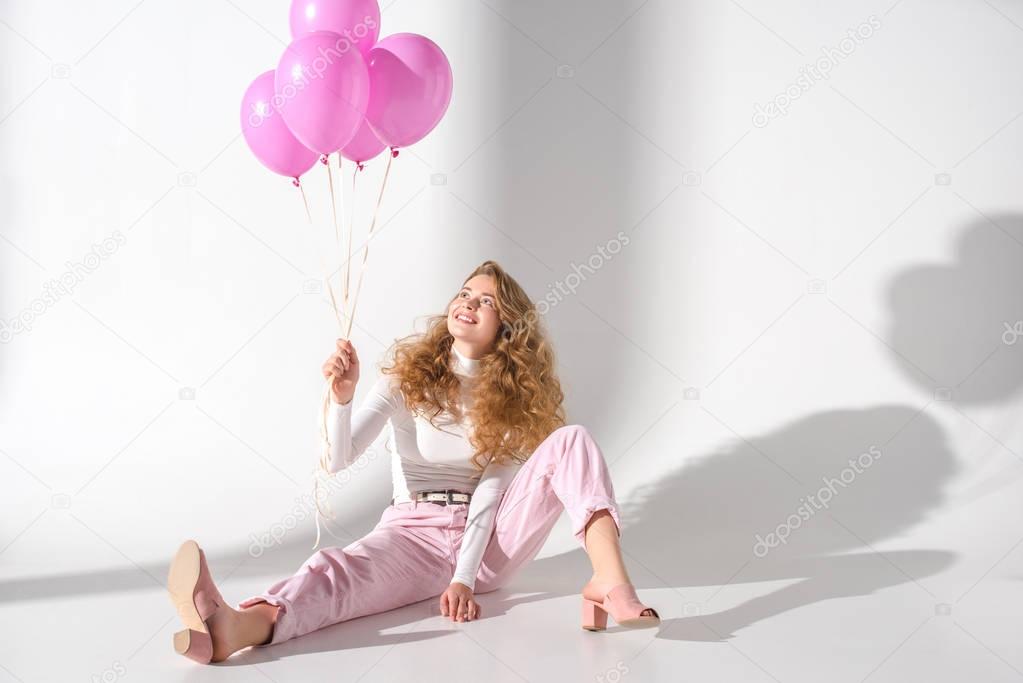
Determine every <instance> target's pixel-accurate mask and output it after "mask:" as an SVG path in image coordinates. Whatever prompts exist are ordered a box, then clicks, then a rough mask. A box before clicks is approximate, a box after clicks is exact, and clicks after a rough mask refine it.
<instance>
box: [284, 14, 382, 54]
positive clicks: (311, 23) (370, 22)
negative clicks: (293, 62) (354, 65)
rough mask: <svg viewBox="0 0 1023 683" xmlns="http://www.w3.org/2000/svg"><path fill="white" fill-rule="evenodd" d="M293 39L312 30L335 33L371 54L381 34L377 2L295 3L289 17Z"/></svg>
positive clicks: (360, 49) (363, 52)
mask: <svg viewBox="0 0 1023 683" xmlns="http://www.w3.org/2000/svg"><path fill="white" fill-rule="evenodd" d="M288 21H289V23H290V24H291V37H292V39H295V38H301V37H302V36H304V35H305V34H306V33H310V32H312V31H333V32H334V33H339V34H341V35H342V36H344V37H345V38H347V39H348V40H350V41H351V42H352V43H353V44H356V45H358V46H359V51H360V52H361V53H362V54H363V56H365V55H367V54H368V53H369V51H370V49H371V48H372V47H373V44H374V43H376V42H377V36H379V35H380V5H378V4H377V0H292V2H291V12H290V14H289V17H288Z"/></svg>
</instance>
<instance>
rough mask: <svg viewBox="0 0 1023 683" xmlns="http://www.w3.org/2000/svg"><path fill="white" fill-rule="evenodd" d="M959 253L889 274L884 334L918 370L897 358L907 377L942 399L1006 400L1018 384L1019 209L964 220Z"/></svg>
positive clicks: (1022, 366)
mask: <svg viewBox="0 0 1023 683" xmlns="http://www.w3.org/2000/svg"><path fill="white" fill-rule="evenodd" d="M956 255H957V260H956V261H954V262H951V263H944V264H933V265H927V266H921V267H918V268H913V269H911V270H908V271H906V272H904V273H902V274H900V275H899V276H897V277H896V278H895V279H894V280H893V281H892V283H891V286H890V287H889V291H888V303H889V305H890V308H891V321H892V322H891V327H890V330H889V334H888V335H887V337H888V339H889V340H890V341H891V344H892V346H893V347H895V348H896V349H897V350H898V352H899V353H901V354H903V356H904V359H906V360H908V362H909V363H911V364H912V365H914V366H916V368H917V369H919V370H920V372H921V373H923V374H922V375H921V374H918V373H915V372H912V371H911V370H910V369H909V368H907V366H906V365H905V364H904V363H902V362H900V363H899V367H900V368H901V369H902V370H903V371H904V372H906V374H907V376H908V377H909V379H910V380H911V381H912V382H914V383H916V384H918V385H920V386H921V387H923V388H925V389H926V390H927V392H928V393H930V392H931V391H933V390H934V388H935V387H938V388H939V389H938V391H939V394H940V392H942V390H947V393H944V394H943V395H936V398H938V399H939V400H952V401H954V402H955V403H956V404H959V405H963V406H974V405H980V404H991V403H999V402H1003V401H1005V400H1006V399H1008V398H1010V397H1011V396H1013V395H1015V394H1018V393H1019V391H1020V388H1021V387H1023V297H1021V296H1020V294H1021V292H1023V215H1020V214H996V215H994V216H991V218H990V220H987V219H984V218H980V219H978V220H976V221H974V222H972V223H970V224H968V225H967V226H966V228H965V230H964V231H963V233H962V235H961V236H960V239H959V243H958V245H957V250H956ZM925 378H927V379H929V380H930V382H931V383H930V384H927V383H926V382H924V381H923V380H924V379H925Z"/></svg>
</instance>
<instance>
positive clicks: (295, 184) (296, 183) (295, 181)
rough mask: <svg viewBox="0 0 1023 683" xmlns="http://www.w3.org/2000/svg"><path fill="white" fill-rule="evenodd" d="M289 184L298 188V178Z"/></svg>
mask: <svg viewBox="0 0 1023 683" xmlns="http://www.w3.org/2000/svg"><path fill="white" fill-rule="evenodd" d="M291 184H292V185H294V186H295V187H298V186H299V182H298V177H297V176H296V177H294V178H292V179H291Z"/></svg>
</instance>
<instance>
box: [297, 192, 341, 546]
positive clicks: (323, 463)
mask: <svg viewBox="0 0 1023 683" xmlns="http://www.w3.org/2000/svg"><path fill="white" fill-rule="evenodd" d="M298 189H299V191H300V192H301V194H302V205H303V206H304V207H305V214H306V218H307V219H308V220H309V225H312V224H313V216H312V213H311V212H310V211H309V201H308V199H307V198H306V194H305V189H304V188H303V187H302V185H301V184H299V185H298ZM314 246H315V245H314ZM317 252H319V250H317ZM319 258H320V265H321V267H322V268H323V271H324V275H325V278H324V279H325V281H326V283H327V289H328V291H330V300H331V303H332V304H333V307H334V317H335V318H336V319H337V324H338V328H340V329H342V330H343V329H344V323H343V322H342V321H341V316H340V314H339V313H338V307H337V300H336V298H335V297H334V288H333V287H332V286H331V284H330V276H329V273H328V272H327V268H326V265H325V264H324V263H323V254H322V253H320V254H319ZM333 383H334V375H331V376H330V377H327V380H326V391H325V392H324V395H323V409H322V411H321V412H322V414H321V417H322V419H321V423H320V429H321V435H322V437H323V441H324V448H323V452H322V453H321V454H320V458H319V461H318V463H317V465H318V466H317V469H316V470H315V471H314V473H313V503H314V505H315V506H316V540H315V542H314V543H313V550H315V549H316V548H317V547H318V546H319V545H320V536H321V534H320V518H321V517H323V525H324V527H325V528H326V529H327V533H329V534H330V535H331V536H333V537H334V538H336V539H338V540H344V539H342V538H341V537H339V536H338V535H337V534H335V533H334V532H333V531H331V529H330V525H329V524H328V523H327V518H328V517H329V518H330V519H334V520H336V516H335V515H334V510H333V508H332V507H331V505H330V503H329V501H326V500H322V501H321V496H320V477H321V476H322V474H323V473H326V474H329V473H330V469H329V463H330V440H329V439H328V436H327V410H328V408H329V405H330V392H331V387H332V385H333ZM321 502H323V503H324V504H325V506H326V508H327V511H326V513H324V511H323V508H322V507H320V504H321Z"/></svg>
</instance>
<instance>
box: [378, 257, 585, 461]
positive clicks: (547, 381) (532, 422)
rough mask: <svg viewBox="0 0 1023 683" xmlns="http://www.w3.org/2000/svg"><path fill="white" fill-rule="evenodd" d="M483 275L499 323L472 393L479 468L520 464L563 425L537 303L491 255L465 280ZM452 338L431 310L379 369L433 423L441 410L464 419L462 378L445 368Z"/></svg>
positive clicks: (475, 457) (473, 438)
mask: <svg viewBox="0 0 1023 683" xmlns="http://www.w3.org/2000/svg"><path fill="white" fill-rule="evenodd" d="M481 274H482V275H489V276H491V277H492V278H494V281H495V285H496V291H495V294H496V298H497V301H496V305H497V313H498V316H499V317H500V319H501V327H500V329H499V331H498V334H497V338H496V340H495V341H494V346H493V348H492V349H491V351H490V352H489V353H487V354H486V355H485V356H483V357H482V358H481V359H480V363H479V366H478V372H477V373H476V374H475V375H474V381H473V386H472V389H471V393H470V396H471V401H470V404H471V408H470V410H469V412H468V414H467V416H468V418H469V421H470V422H471V424H472V429H471V430H470V436H469V442H470V444H471V445H472V447H473V449H474V450H475V453H474V454H473V456H472V463H473V465H474V466H475V467H478V468H479V469H480V470H482V469H483V468H484V467H485V466H486V464H487V463H489V462H491V461H493V462H497V463H506V462H508V460H513V461H516V462H525V461H526V460H527V459H528V458H529V456H530V455H532V453H533V451H534V450H535V449H536V447H537V446H539V445H540V442H541V441H543V440H544V439H545V438H547V436H549V435H550V433H551V432H553V431H554V430H555V429H557V428H558V427H561V426H563V425H564V424H565V411H564V408H563V407H562V402H563V401H564V399H565V395H564V393H563V392H562V389H561V382H560V381H559V380H558V376H557V374H556V372H555V358H554V349H553V347H552V345H551V342H550V340H549V339H548V335H547V333H546V330H545V327H544V325H543V324H542V321H541V319H540V315H539V313H538V312H537V310H536V306H535V305H534V304H533V302H532V301H531V300H530V298H529V297H528V296H527V295H526V292H525V290H523V289H522V287H521V286H520V285H519V283H518V282H516V281H515V279H514V278H512V277H511V276H510V275H508V273H507V272H505V270H504V269H503V268H501V266H500V265H498V264H497V262H496V261H492V260H487V261H484V262H483V263H481V264H480V265H479V266H477V267H476V269H475V270H473V271H472V273H470V274H469V276H468V277H467V278H465V280H464V281H463V285H464V284H465V283H466V282H468V281H469V280H471V279H472V278H473V277H475V276H477V275H481ZM455 296H457V294H456V295H455ZM453 299H454V297H452V300H453ZM448 304H450V301H449V302H448ZM454 339H455V338H454V337H453V336H452V335H451V333H450V332H449V331H448V326H447V314H446V313H445V314H436V315H429V316H427V328H426V331H425V332H422V333H414V334H410V335H408V336H406V337H402V338H401V339H397V340H395V343H394V344H393V345H392V346H391V348H390V349H389V350H388V351H389V353H388V355H393V362H392V363H391V364H390V365H383V366H381V368H380V370H381V372H382V373H385V374H389V375H392V376H394V377H395V378H397V384H398V385H400V388H401V393H402V395H403V397H404V400H405V405H406V407H407V408H408V410H409V411H410V412H412V413H413V414H417V413H418V414H421V415H422V414H427V413H429V418H428V419H429V421H430V423H431V424H433V425H434V426H435V427H436V426H437V424H436V422H434V420H435V418H436V417H437V416H438V415H440V414H441V413H442V412H447V413H448V414H449V415H451V416H453V417H454V418H455V419H456V420H461V419H463V417H464V416H463V414H462V406H461V403H460V394H461V380H460V379H459V377H458V376H457V375H456V374H455V373H454V372H453V371H452V369H451V366H450V358H451V346H452V343H453V342H454ZM484 458H486V462H483V459H484Z"/></svg>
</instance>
